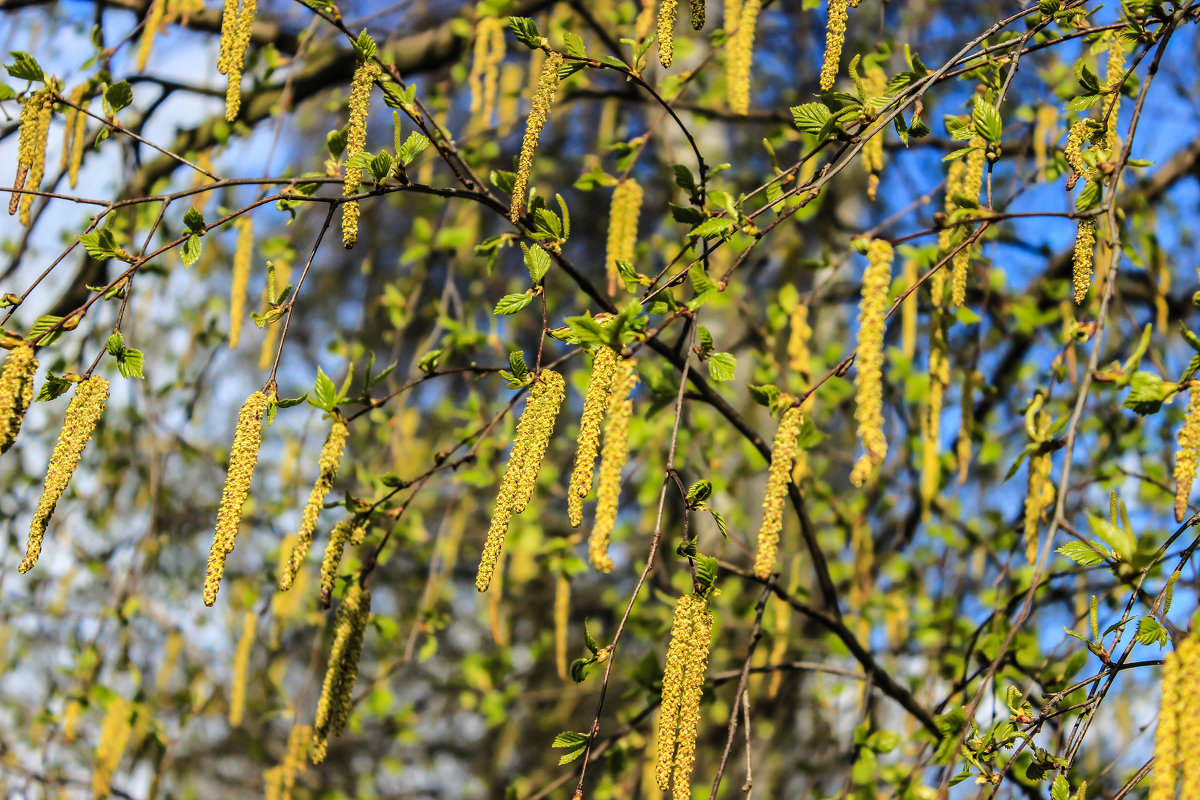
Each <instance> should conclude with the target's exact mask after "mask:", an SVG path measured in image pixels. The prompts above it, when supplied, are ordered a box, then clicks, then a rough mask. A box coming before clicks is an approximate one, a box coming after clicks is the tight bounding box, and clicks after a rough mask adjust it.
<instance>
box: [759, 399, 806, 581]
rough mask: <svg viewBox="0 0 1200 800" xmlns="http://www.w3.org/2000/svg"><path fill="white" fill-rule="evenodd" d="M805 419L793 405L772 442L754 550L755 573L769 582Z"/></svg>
mask: <svg viewBox="0 0 1200 800" xmlns="http://www.w3.org/2000/svg"><path fill="white" fill-rule="evenodd" d="M803 419H804V415H803V412H801V410H800V407H799V406H789V407H788V408H787V409H786V410H785V411H784V412H783V415H782V416H781V417H780V418H779V427H778V428H777V429H776V430H775V440H774V442H773V443H772V445H771V467H770V470H769V471H768V473H767V488H766V491H765V492H764V494H763V502H762V508H763V516H762V525H760V526H759V529H758V544H757V546H756V547H755V552H754V574H755V576H756V577H758V578H759V579H760V580H764V581H765V580H766V579H767V578H769V577H770V576H771V571H772V570H774V569H775V562H776V560H777V558H778V556H779V532H780V531H781V530H783V498H784V497H785V496H787V487H788V479H789V478H790V477H791V473H792V461H793V460H794V459H795V457H796V450H797V448H798V444H799V436H800V424H801V422H803Z"/></svg>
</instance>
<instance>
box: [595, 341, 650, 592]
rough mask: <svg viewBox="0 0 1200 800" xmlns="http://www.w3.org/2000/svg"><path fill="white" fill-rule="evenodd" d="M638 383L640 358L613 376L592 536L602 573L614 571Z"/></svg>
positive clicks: (623, 363)
mask: <svg viewBox="0 0 1200 800" xmlns="http://www.w3.org/2000/svg"><path fill="white" fill-rule="evenodd" d="M637 382H638V376H637V359H635V358H629V359H625V360H624V361H621V362H620V363H619V364H618V365H617V368H616V374H615V375H614V376H613V383H612V392H611V393H610V394H609V399H608V416H607V418H606V419H605V421H604V449H603V451H601V453H600V483H599V486H597V487H596V518H595V520H594V521H593V523H592V533H591V535H590V536H589V537H588V558H589V559H590V560H591V562H592V566H593V567H595V568H596V569H598V570H600V571H601V572H611V571H612V568H613V560H612V558H611V557H610V556H609V554H608V543H609V540H610V539H611V538H612V532H613V528H615V527H616V524H617V504H618V501H619V500H620V496H621V473H622V472H623V471H624V470H625V462H626V461H627V460H628V459H629V420H630V419H631V418H632V417H633V400H632V399H631V398H630V397H629V395H630V393H631V392H632V391H633V388H634V387H635V386H637Z"/></svg>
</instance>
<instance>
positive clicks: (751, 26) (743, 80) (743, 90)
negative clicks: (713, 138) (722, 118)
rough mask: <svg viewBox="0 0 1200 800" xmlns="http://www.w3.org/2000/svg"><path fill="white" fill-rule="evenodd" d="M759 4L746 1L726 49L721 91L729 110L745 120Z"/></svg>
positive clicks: (747, 109) (755, 0)
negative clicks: (723, 80) (724, 94)
mask: <svg viewBox="0 0 1200 800" xmlns="http://www.w3.org/2000/svg"><path fill="white" fill-rule="evenodd" d="M761 8H762V0H746V2H745V3H744V4H742V6H741V9H740V11H741V13H740V14H739V15H738V20H737V27H736V28H735V30H734V32H733V35H732V36H731V37H730V39H729V43H728V44H727V45H726V51H725V53H726V55H725V91H726V96H727V100H728V102H729V110H730V111H732V112H733V113H734V114H740V115H741V116H745V115H746V114H749V113H750V66H751V64H752V63H753V61H754V32H755V28H756V27H757V25H758V12H759V10H760V9H761Z"/></svg>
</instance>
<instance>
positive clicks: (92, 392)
mask: <svg viewBox="0 0 1200 800" xmlns="http://www.w3.org/2000/svg"><path fill="white" fill-rule="evenodd" d="M107 402H108V381H107V380H105V379H104V378H101V377H99V376H92V377H90V378H88V379H87V380H85V381H83V382H82V383H80V384H79V385H78V386H76V387H75V395H74V396H73V397H72V398H71V402H70V404H69V405H68V406H67V414H66V416H65V417H64V418H63V426H62V430H60V431H59V434H58V441H57V442H56V443H55V445H54V452H53V453H51V454H50V465H49V466H48V467H47V468H46V481H45V484H44V485H43V486H42V496H41V499H39V500H38V505H37V510H36V511H35V512H34V514H33V521H32V522H30V523H29V543H28V544H27V545H26V547H25V558H24V559H23V560H22V561H21V564H20V566H19V567H17V570H18V571H19V572H28V571H29V570H31V569H33V565H34V564H36V563H37V561H38V556H39V555H41V552H42V539H43V537H45V535H46V525H47V524H49V522H50V517H51V515H52V514H54V507H55V506H56V505H57V504H58V500H59V498H61V497H62V495H63V492H64V491H66V489H67V484H68V483H70V481H71V475H72V474H74V472H75V468H76V467H78V466H79V458H80V456H81V455H82V454H83V448H84V447H86V446H87V443H88V440H90V439H91V438H92V431H94V430H95V429H96V423H97V422H99V421H100V415H101V414H103V413H104V405H105V403H107Z"/></svg>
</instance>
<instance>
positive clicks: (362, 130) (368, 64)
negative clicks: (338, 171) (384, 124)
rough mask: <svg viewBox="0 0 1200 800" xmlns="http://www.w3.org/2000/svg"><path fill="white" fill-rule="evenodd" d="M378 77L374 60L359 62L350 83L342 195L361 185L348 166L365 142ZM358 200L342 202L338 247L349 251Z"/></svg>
mask: <svg viewBox="0 0 1200 800" xmlns="http://www.w3.org/2000/svg"><path fill="white" fill-rule="evenodd" d="M377 77H379V65H378V64H376V63H375V62H374V61H364V62H360V63H359V65H358V67H357V68H356V69H355V70H354V79H353V80H352V81H351V83H350V121H349V122H348V123H347V125H346V179H345V181H344V182H343V183H342V197H350V196H351V195H356V194H358V192H359V189H360V188H361V187H362V170H361V169H359V168H358V167H355V166H351V163H350V162H352V161H353V160H354V158H355V157H356V156H357V155H358V154H359V153H361V152H362V151H363V148H364V147H366V145H367V110H368V109H369V108H370V105H371V85H372V84H373V83H374V82H375V79H376V78H377ZM358 216H359V209H358V201H357V200H347V201H346V202H345V203H342V246H343V247H345V248H346V249H347V250H349V249H350V248H351V247H354V245H355V244H357V243H358Z"/></svg>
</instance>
